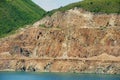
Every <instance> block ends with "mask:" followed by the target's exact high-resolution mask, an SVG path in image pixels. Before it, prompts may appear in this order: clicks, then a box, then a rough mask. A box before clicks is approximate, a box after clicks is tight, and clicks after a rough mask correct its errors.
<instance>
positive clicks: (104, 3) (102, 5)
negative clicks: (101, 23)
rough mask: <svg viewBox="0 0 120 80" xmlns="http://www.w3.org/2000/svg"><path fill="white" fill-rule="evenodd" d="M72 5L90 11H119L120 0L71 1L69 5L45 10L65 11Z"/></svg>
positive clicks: (51, 12) (49, 13) (48, 13)
mask: <svg viewBox="0 0 120 80" xmlns="http://www.w3.org/2000/svg"><path fill="white" fill-rule="evenodd" d="M74 7H79V8H83V9H85V10H87V11H91V12H95V13H98V12H102V13H108V14H109V13H118V14H119V13H120V0H83V1H81V2H76V3H72V4H70V5H67V6H64V7H60V8H58V9H54V10H52V11H49V12H47V15H52V14H53V13H54V12H56V11H66V10H69V9H71V8H74Z"/></svg>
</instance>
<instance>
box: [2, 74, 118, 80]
mask: <svg viewBox="0 0 120 80" xmlns="http://www.w3.org/2000/svg"><path fill="white" fill-rule="evenodd" d="M0 80H120V75H108V74H106V75H105V74H78V73H27V72H0Z"/></svg>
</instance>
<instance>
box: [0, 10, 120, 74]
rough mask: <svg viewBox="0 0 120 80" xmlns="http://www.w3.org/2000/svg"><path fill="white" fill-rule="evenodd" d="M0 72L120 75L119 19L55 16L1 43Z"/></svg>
mask: <svg viewBox="0 0 120 80" xmlns="http://www.w3.org/2000/svg"><path fill="white" fill-rule="evenodd" d="M0 59H1V61H0V70H7V69H9V70H20V71H41V72H44V71H52V72H87V73H88V72H90V73H116V74H120V15H118V14H103V13H98V14H96V13H91V12H88V11H85V10H83V9H80V8H73V9H70V10H68V11H65V12H56V13H55V14H53V15H52V16H46V17H45V18H43V19H42V20H40V21H38V22H36V23H34V24H33V25H31V26H29V27H26V28H23V29H20V30H18V31H17V33H16V34H14V35H11V36H9V37H6V38H3V39H1V40H0Z"/></svg>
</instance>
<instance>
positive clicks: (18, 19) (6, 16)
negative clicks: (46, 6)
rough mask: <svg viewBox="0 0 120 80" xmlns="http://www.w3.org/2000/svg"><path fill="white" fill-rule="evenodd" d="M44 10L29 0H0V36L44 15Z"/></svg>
mask: <svg viewBox="0 0 120 80" xmlns="http://www.w3.org/2000/svg"><path fill="white" fill-rule="evenodd" d="M44 13H45V11H44V10H43V9H42V8H40V7H38V6H37V5H36V4H34V3H33V2H32V1H31V0H2V1H0V37H3V36H5V35H6V34H9V33H11V32H12V31H14V30H16V29H18V28H19V27H21V26H23V25H26V24H31V23H33V22H35V21H37V20H38V19H40V18H42V17H43V16H44Z"/></svg>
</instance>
